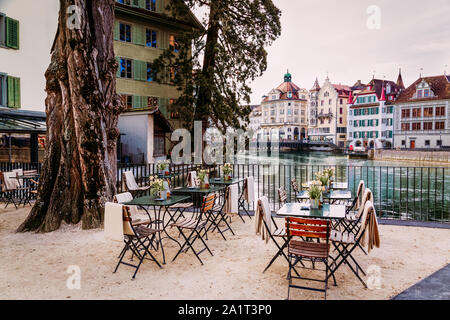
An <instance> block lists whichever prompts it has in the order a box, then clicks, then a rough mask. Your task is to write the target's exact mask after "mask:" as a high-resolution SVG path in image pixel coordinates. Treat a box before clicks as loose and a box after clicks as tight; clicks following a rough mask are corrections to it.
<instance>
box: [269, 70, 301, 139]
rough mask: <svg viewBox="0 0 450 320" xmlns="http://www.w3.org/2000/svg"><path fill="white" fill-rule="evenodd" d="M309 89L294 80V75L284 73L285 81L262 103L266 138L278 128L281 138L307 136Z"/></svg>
mask: <svg viewBox="0 0 450 320" xmlns="http://www.w3.org/2000/svg"><path fill="white" fill-rule="evenodd" d="M307 106H308V91H307V90H306V89H302V88H300V87H298V86H297V85H296V84H294V83H293V82H292V75H291V74H290V73H289V72H288V73H286V74H285V75H284V82H283V83H282V84H281V85H279V86H278V87H277V88H275V89H272V90H271V91H270V92H269V93H268V95H267V96H264V97H263V101H262V103H261V112H262V115H261V117H262V121H261V129H262V130H261V132H262V134H263V135H264V137H265V138H267V137H269V136H270V135H271V131H272V130H278V131H279V134H280V140H289V141H292V140H301V139H305V138H306V133H307V128H308V114H307Z"/></svg>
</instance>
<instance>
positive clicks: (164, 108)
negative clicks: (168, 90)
mask: <svg viewBox="0 0 450 320" xmlns="http://www.w3.org/2000/svg"><path fill="white" fill-rule="evenodd" d="M158 107H159V111H161V113H162V114H163V115H164V117H166V118H167V99H166V98H159V99H158Z"/></svg>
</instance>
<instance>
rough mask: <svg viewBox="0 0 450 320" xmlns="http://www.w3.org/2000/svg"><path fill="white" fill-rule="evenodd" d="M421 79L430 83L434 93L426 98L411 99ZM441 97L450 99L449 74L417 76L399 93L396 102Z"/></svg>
mask: <svg viewBox="0 0 450 320" xmlns="http://www.w3.org/2000/svg"><path fill="white" fill-rule="evenodd" d="M422 80H425V81H426V82H427V83H428V84H429V85H430V87H431V90H432V91H433V93H434V96H433V97H428V98H421V99H413V97H414V94H415V93H416V88H417V85H418V84H419V83H421V82H422ZM441 99H450V77H449V76H444V75H442V76H434V77H424V78H419V79H417V80H416V81H415V82H414V83H413V84H412V85H410V86H409V87H408V88H407V89H406V90H405V91H403V92H402V93H401V94H400V96H399V97H398V99H397V101H396V102H410V101H429V100H441Z"/></svg>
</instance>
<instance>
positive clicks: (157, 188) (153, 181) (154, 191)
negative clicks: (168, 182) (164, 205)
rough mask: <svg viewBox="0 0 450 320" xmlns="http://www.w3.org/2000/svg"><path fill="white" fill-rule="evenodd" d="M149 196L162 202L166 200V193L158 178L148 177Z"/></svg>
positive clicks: (161, 181)
mask: <svg viewBox="0 0 450 320" xmlns="http://www.w3.org/2000/svg"><path fill="white" fill-rule="evenodd" d="M150 194H151V195H152V196H156V197H159V198H161V199H164V200H165V199H167V193H166V188H165V186H164V180H163V179H159V178H158V177H154V176H152V177H150Z"/></svg>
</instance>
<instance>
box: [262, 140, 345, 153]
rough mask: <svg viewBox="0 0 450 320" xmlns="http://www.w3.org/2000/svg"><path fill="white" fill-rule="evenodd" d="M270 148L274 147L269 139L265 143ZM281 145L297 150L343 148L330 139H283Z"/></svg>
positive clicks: (336, 149)
mask: <svg viewBox="0 0 450 320" xmlns="http://www.w3.org/2000/svg"><path fill="white" fill-rule="evenodd" d="M263 146H264V147H265V148H267V149H268V150H271V149H272V145H271V142H270V141H268V142H267V143H266V144H263ZM279 147H280V150H281V149H291V150H296V151H301V150H310V149H311V148H312V147H325V148H330V149H331V150H333V151H342V148H340V147H338V146H337V145H335V144H334V143H332V142H330V141H309V140H282V141H280V142H279ZM257 148H258V149H259V143H257Z"/></svg>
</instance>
